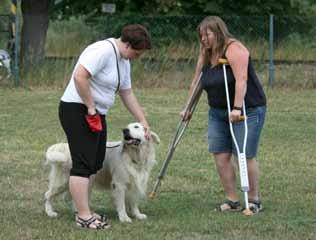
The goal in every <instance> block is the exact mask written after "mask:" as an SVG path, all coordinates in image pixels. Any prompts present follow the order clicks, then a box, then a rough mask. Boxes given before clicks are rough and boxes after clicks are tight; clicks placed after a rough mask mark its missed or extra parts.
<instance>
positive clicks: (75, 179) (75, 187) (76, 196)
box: [69, 176, 91, 219]
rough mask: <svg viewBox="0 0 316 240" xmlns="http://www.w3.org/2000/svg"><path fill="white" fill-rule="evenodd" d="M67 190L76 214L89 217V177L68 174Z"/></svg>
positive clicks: (84, 217)
mask: <svg viewBox="0 0 316 240" xmlns="http://www.w3.org/2000/svg"><path fill="white" fill-rule="evenodd" d="M69 191H70V193H71V196H72V199H73V201H74V203H75V205H76V209H77V211H78V216H79V217H81V218H83V219H88V218H90V217H91V212H90V208H89V178H86V177H79V176H70V178H69Z"/></svg>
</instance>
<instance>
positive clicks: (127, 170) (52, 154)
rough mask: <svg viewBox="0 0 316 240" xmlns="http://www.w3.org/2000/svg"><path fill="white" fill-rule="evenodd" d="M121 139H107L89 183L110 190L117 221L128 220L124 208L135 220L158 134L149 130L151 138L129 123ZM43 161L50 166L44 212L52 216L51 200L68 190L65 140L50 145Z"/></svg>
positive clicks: (69, 164)
mask: <svg viewBox="0 0 316 240" xmlns="http://www.w3.org/2000/svg"><path fill="white" fill-rule="evenodd" d="M123 135H124V139H123V141H119V142H108V143H107V149H106V157H105V160H104V163H103V168H102V169H100V170H99V171H98V173H97V174H96V175H95V176H94V180H93V185H97V186H99V187H101V188H105V189H108V188H110V189H111V191H112V197H113V202H114V204H115V207H116V210H117V213H118V217H119V220H120V221H121V222H131V221H132V220H131V218H130V217H129V216H128V214H127V210H129V212H130V213H131V216H133V217H135V218H136V219H146V218H147V216H146V215H145V214H143V213H141V212H140V210H139V208H138V204H139V200H140V199H141V198H144V197H146V191H147V189H146V188H147V182H148V178H149V175H150V171H151V169H152V167H153V166H154V164H155V163H156V160H155V146H154V143H157V144H158V143H159V142H160V139H159V137H158V135H157V134H156V133H154V132H151V139H150V140H147V139H146V138H145V130H144V127H143V126H142V125H141V124H139V123H131V124H129V125H128V126H127V128H125V129H123ZM46 160H47V164H49V165H50V166H51V168H50V173H49V188H48V191H47V192H46V193H45V211H46V213H47V215H48V216H49V217H56V216H57V213H56V212H55V211H54V210H53V207H52V200H53V198H54V197H56V196H57V195H59V194H61V193H67V192H68V180H69V171H70V168H71V165H72V162H71V156H70V152H69V148H68V144H67V143H57V144H54V145H52V146H50V147H49V148H48V150H47V152H46Z"/></svg>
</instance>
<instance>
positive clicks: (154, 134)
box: [150, 131, 160, 144]
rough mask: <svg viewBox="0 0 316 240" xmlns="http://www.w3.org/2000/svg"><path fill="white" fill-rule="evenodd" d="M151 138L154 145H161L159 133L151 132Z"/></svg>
mask: <svg viewBox="0 0 316 240" xmlns="http://www.w3.org/2000/svg"><path fill="white" fill-rule="evenodd" d="M150 134H151V138H152V139H153V141H154V143H157V144H159V143H160V138H159V137H158V135H157V133H155V132H153V131H150Z"/></svg>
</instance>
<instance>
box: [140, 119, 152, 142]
mask: <svg viewBox="0 0 316 240" xmlns="http://www.w3.org/2000/svg"><path fill="white" fill-rule="evenodd" d="M140 123H141V124H142V125H143V127H144V130H145V138H146V139H147V140H149V139H150V138H151V133H150V127H149V125H148V123H147V121H142V122H140Z"/></svg>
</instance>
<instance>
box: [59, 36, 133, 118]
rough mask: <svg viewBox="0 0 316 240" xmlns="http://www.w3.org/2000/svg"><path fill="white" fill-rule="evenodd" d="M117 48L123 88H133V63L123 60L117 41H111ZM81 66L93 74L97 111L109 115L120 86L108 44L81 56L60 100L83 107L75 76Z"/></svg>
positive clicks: (96, 45) (99, 44)
mask: <svg viewBox="0 0 316 240" xmlns="http://www.w3.org/2000/svg"><path fill="white" fill-rule="evenodd" d="M108 40H110V41H111V42H112V43H113V45H114V46H115V49H116V53H117V60H118V65H119V71H120V88H119V89H130V88H131V77H130V76H131V74H130V72H131V70H130V68H131V67H130V61H129V60H128V59H124V58H122V57H121V55H120V53H119V50H118V48H117V46H116V44H115V41H114V38H110V39H108ZM79 64H81V65H82V66H83V67H84V68H85V69H86V70H87V71H88V72H89V73H90V74H91V82H90V90H91V94H92V98H93V99H94V102H95V106H96V109H97V111H98V112H99V113H101V114H106V113H107V112H108V110H109V108H110V107H111V106H112V105H113V104H114V101H115V92H116V89H117V85H118V74H117V65H116V57H115V53H114V49H113V47H112V45H111V43H109V42H108V41H106V40H102V41H98V42H95V43H93V44H91V45H89V46H88V47H87V48H86V49H85V50H84V51H83V52H82V53H81V55H80V57H79V60H78V62H77V64H76V66H75V68H74V71H73V73H72V76H71V79H70V81H69V83H68V86H67V87H66V90H65V92H64V94H63V96H62V97H61V100H62V101H63V102H75V103H83V101H82V99H81V97H80V96H79V94H78V91H77V89H76V86H75V81H74V72H75V71H76V68H77V66H78V65H79Z"/></svg>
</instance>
